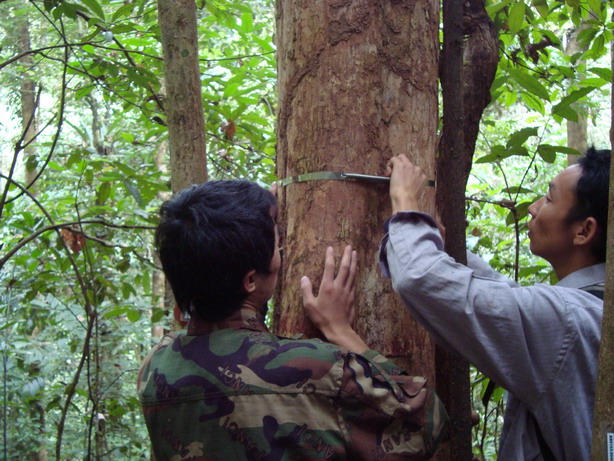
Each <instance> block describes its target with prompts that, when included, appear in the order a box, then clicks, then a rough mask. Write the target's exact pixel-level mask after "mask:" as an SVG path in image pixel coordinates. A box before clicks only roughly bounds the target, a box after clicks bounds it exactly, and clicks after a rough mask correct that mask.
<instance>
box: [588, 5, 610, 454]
mask: <svg viewBox="0 0 614 461" xmlns="http://www.w3.org/2000/svg"><path fill="white" fill-rule="evenodd" d="M612 19H613V20H614V15H613V16H612ZM611 54H612V69H614V42H612V50H611ZM612 84H613V87H614V79H613V81H612ZM611 97H612V106H611V107H612V115H613V117H612V125H611V127H610V145H611V148H614V91H612V95H611ZM609 200H610V203H614V160H613V161H612V162H611V163H610V199H609ZM613 355H614V212H613V211H612V207H610V210H609V213H608V240H607V263H606V280H605V300H604V303H603V319H602V321H601V347H600V349H599V372H598V375H597V389H596V395H595V416H594V418H593V444H592V450H591V459H592V460H593V461H606V460H607V461H610V460H611V459H612V457H611V455H610V456H608V455H609V454H610V453H613V452H614V362H613V361H612V356H613Z"/></svg>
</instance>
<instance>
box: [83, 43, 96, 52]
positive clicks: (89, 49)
mask: <svg viewBox="0 0 614 461" xmlns="http://www.w3.org/2000/svg"><path fill="white" fill-rule="evenodd" d="M81 48H82V49H83V51H85V52H86V53H90V54H96V48H94V47H93V46H92V45H83V46H82V47H81Z"/></svg>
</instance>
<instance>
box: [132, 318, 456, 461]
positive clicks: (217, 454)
mask: <svg viewBox="0 0 614 461" xmlns="http://www.w3.org/2000/svg"><path fill="white" fill-rule="evenodd" d="M138 390H139V395H140V399H141V403H142V407H143V413H144V415H145V420H146V423H147V428H148V430H149V435H150V438H151V440H152V444H153V451H154V454H155V457H156V460H157V461H166V460H170V461H181V460H186V461H187V460H194V461H196V460H200V461H205V460H207V461H209V460H220V461H222V460H224V461H225V460H232V461H243V460H267V461H285V460H299V459H300V460H346V459H347V460H386V461H387V460H396V459H408V460H422V459H428V458H429V457H430V456H431V455H432V454H433V452H434V451H435V449H436V447H437V444H438V442H439V440H440V438H441V436H442V433H443V428H444V426H445V423H446V419H447V416H446V414H445V410H444V409H443V406H442V404H441V402H440V401H439V399H438V397H437V396H436V395H435V394H434V392H432V391H431V390H429V389H427V387H426V379H424V378H421V377H411V376H407V375H406V374H405V373H404V372H403V371H402V370H401V369H399V368H398V367H396V366H395V365H394V364H393V363H392V362H390V361H389V360H387V359H386V358H384V357H383V356H382V355H380V354H379V353H378V352H376V351H373V350H369V351H366V352H365V353H364V354H361V355H358V354H354V353H349V352H347V351H346V350H344V349H341V348H339V347H337V346H335V345H333V344H329V343H326V342H323V341H321V340H319V339H308V340H296V339H288V338H283V337H278V336H275V335H273V334H271V333H269V332H268V331H267V329H266V327H265V325H264V323H263V322H262V320H261V318H260V317H259V315H258V314H256V313H255V312H253V311H251V310H248V309H242V310H240V311H237V312H236V313H235V315H233V316H232V317H231V318H229V319H227V320H225V321H224V322H223V323H220V324H214V325H211V327H210V331H208V332H206V333H204V334H200V335H197V336H188V335H184V334H177V335H171V336H166V337H164V338H163V339H162V341H161V342H160V344H159V345H158V346H156V347H155V348H154V349H153V350H152V351H151V352H150V353H149V355H148V356H147V357H146V359H145V361H144V363H143V365H142V366H141V370H140V372H139V381H138Z"/></svg>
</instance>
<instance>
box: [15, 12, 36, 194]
mask: <svg viewBox="0 0 614 461" xmlns="http://www.w3.org/2000/svg"><path fill="white" fill-rule="evenodd" d="M18 21H19V26H18V35H19V38H18V44H19V52H20V53H26V52H28V51H30V48H31V46H30V25H29V23H28V19H27V17H26V16H20V17H19V18H18ZM20 63H21V64H22V66H23V67H24V73H23V76H22V78H21V81H20V86H21V88H20V96H21V126H22V129H23V130H24V131H25V133H26V135H25V137H24V140H23V144H24V146H25V147H24V150H23V151H24V156H25V164H26V178H25V183H26V185H30V184H32V185H31V186H30V187H29V190H30V192H31V193H32V194H33V195H34V196H36V195H37V190H36V184H33V181H34V178H35V176H36V166H37V159H36V148H35V146H34V144H33V141H34V138H35V136H36V129H37V128H36V126H37V124H36V120H37V117H36V110H37V107H36V82H35V81H34V79H33V78H32V72H31V68H32V66H33V62H32V57H31V55H29V54H28V55H25V56H24V57H23V58H21V59H20Z"/></svg>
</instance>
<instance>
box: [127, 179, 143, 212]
mask: <svg viewBox="0 0 614 461" xmlns="http://www.w3.org/2000/svg"><path fill="white" fill-rule="evenodd" d="M122 183H123V184H124V186H125V187H126V189H128V192H130V195H132V196H133V197H134V199H135V200H136V203H138V204H139V206H143V199H142V197H141V193H140V192H139V190H138V188H137V187H136V186H134V184H132V183H131V182H130V181H129V180H128V179H126V178H124V179H123V180H122Z"/></svg>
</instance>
